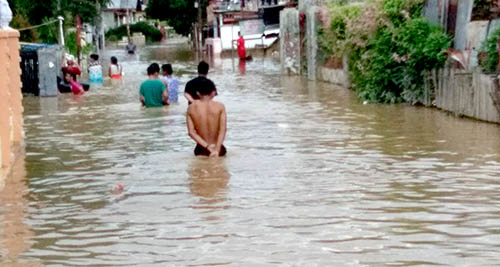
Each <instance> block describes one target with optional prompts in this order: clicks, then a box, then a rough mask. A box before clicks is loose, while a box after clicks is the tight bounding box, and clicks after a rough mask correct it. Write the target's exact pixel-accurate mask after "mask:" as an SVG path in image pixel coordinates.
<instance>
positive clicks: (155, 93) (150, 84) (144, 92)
mask: <svg viewBox="0 0 500 267" xmlns="http://www.w3.org/2000/svg"><path fill="white" fill-rule="evenodd" d="M159 76H160V65H158V64H156V63H153V64H151V65H150V66H149V67H148V77H149V79H148V80H147V81H144V82H143V83H142V84H141V88H140V90H139V99H140V101H141V103H142V105H143V106H145V107H147V108H151V107H161V106H164V105H168V91H167V88H166V87H165V84H164V83H163V82H162V81H161V80H160V77H159Z"/></svg>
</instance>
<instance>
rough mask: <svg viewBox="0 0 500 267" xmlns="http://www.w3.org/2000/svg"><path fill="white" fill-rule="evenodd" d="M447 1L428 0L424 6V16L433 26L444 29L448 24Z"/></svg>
mask: <svg viewBox="0 0 500 267" xmlns="http://www.w3.org/2000/svg"><path fill="white" fill-rule="evenodd" d="M448 5H449V1H448V0H428V1H427V3H426V4H425V6H424V10H423V12H424V16H425V17H427V18H428V19H429V21H431V22H432V23H433V24H436V25H439V26H441V27H442V28H444V29H446V28H447V24H448Z"/></svg>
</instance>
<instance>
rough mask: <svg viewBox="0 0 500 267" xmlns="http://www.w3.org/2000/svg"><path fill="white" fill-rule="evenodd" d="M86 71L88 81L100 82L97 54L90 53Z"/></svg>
mask: <svg viewBox="0 0 500 267" xmlns="http://www.w3.org/2000/svg"><path fill="white" fill-rule="evenodd" d="M88 71H89V82H90V83H102V66H101V63H99V55H98V54H91V55H90V58H89V66H88Z"/></svg>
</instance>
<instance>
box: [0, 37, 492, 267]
mask: <svg viewBox="0 0 500 267" xmlns="http://www.w3.org/2000/svg"><path fill="white" fill-rule="evenodd" d="M121 53H122V52H121V51H112V52H110V55H111V54H116V55H118V56H119V60H120V61H121V62H122V64H123V67H124V70H125V73H126V75H125V77H124V80H123V82H122V83H115V84H109V83H106V86H104V87H103V88H98V89H97V88H92V89H91V91H90V93H89V94H87V95H85V96H83V97H80V98H74V97H73V96H71V95H63V96H60V97H58V98H35V97H26V98H25V99H24V106H25V131H26V155H25V158H24V159H21V160H20V161H19V162H18V164H17V165H16V168H15V172H14V175H13V177H12V178H11V179H10V180H8V181H7V184H6V188H5V190H4V191H3V192H2V193H1V194H0V229H1V230H0V256H1V257H0V265H2V266H33V265H35V266H36V265H47V266H110V265H113V266H115V265H122V266H132V265H137V266H206V265H215V266H223V265H227V266H431V265H441V266H498V262H499V260H500V194H499V192H500V127H499V126H498V125H493V124H487V123H481V122H477V121H473V120H469V119H461V118H456V117H454V116H451V115H448V114H447V113H444V112H441V111H438V110H435V109H427V108H419V107H412V106H406V105H363V104H362V103H360V102H359V101H358V100H357V99H356V97H355V96H354V94H353V93H352V92H351V91H349V90H347V89H344V88H340V87H335V86H333V85H330V84H324V83H312V82H307V81H304V80H301V79H299V78H297V77H291V78H290V77H281V76H280V75H279V62H277V61H275V60H273V59H255V60H253V61H251V62H248V63H247V64H246V65H245V66H243V65H240V64H239V63H238V62H234V61H232V60H231V59H223V60H221V61H219V62H214V63H213V64H212V66H213V68H212V70H211V72H210V74H209V77H210V78H211V79H213V80H214V81H215V83H216V85H217V88H218V90H219V96H218V97H217V99H218V100H220V101H222V102H224V103H225V104H226V109H227V113H228V134H227V138H226V142H225V145H226V146H227V148H228V150H229V154H228V156H227V157H226V158H223V159H218V160H211V159H207V158H195V157H194V156H193V153H192V150H193V148H194V143H193V141H192V140H191V139H190V138H189V137H188V135H187V130H186V126H185V110H186V107H187V105H186V102H185V101H184V99H183V98H182V96H180V100H181V101H180V103H179V104H178V105H172V106H169V107H167V108H163V109H162V108H159V109H148V110H144V109H141V107H140V104H139V101H138V87H139V85H140V83H141V81H142V80H143V79H145V78H146V67H147V65H148V64H149V62H151V61H152V60H156V61H159V62H161V63H166V62H167V61H171V62H173V63H174V69H176V70H180V71H181V73H180V75H181V77H180V79H181V81H182V85H181V87H182V88H181V89H183V85H184V84H185V82H186V81H187V80H188V79H190V78H192V77H194V75H195V74H194V72H195V67H196V63H195V61H194V60H193V59H192V57H191V55H190V54H189V53H187V52H185V51H184V52H182V51H181V52H179V51H177V50H175V49H166V48H158V47H157V48H149V49H148V50H147V51H143V53H142V54H141V56H140V57H132V58H126V57H125V56H124V55H122V54H121ZM119 183H121V184H123V185H124V191H123V192H122V193H116V192H110V189H111V188H113V187H116V185H117V184H119Z"/></svg>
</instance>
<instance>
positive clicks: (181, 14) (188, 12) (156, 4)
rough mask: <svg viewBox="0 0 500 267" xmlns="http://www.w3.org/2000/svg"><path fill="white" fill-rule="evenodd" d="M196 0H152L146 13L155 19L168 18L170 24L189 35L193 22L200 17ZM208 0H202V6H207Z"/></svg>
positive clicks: (181, 32) (178, 31)
mask: <svg viewBox="0 0 500 267" xmlns="http://www.w3.org/2000/svg"><path fill="white" fill-rule="evenodd" d="M195 2H197V1H196V0H150V1H149V2H148V7H147V8H146V14H147V16H148V17H150V18H153V19H160V20H166V21H167V22H168V25H170V26H172V27H173V28H174V30H175V31H176V32H177V33H179V34H182V35H188V34H189V33H190V32H191V30H192V26H193V23H194V22H196V21H197V19H198V9H197V8H195V7H194V3H195ZM206 5H207V1H206V0H201V7H202V8H203V9H204V8H206Z"/></svg>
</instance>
